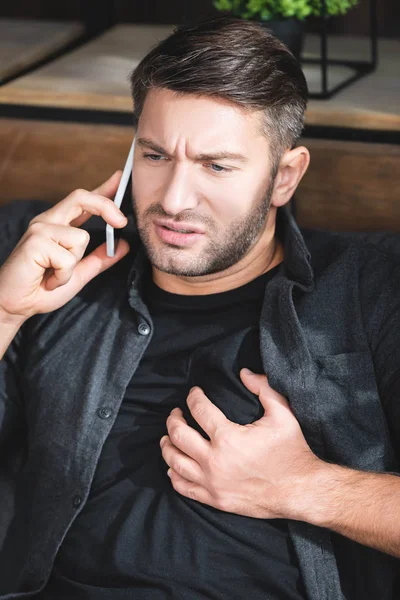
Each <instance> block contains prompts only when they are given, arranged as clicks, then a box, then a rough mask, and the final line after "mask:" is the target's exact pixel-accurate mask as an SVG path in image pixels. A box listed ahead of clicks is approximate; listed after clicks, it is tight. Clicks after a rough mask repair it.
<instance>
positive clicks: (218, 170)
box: [210, 163, 232, 173]
mask: <svg viewBox="0 0 400 600" xmlns="http://www.w3.org/2000/svg"><path fill="white" fill-rule="evenodd" d="M210 165H211V167H217V170H215V169H211V170H212V171H214V173H230V172H231V171H232V169H228V168H227V167H221V165H216V164H215V163H210Z"/></svg>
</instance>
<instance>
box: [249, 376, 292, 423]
mask: <svg viewBox="0 0 400 600" xmlns="http://www.w3.org/2000/svg"><path fill="white" fill-rule="evenodd" d="M240 377H241V380H242V381H243V383H244V385H245V386H246V387H247V389H248V390H250V392H252V393H253V394H256V396H258V398H259V400H260V402H261V404H262V405H263V407H264V409H265V410H266V411H268V413H271V410H276V409H279V410H280V409H281V407H284V409H285V410H287V409H288V410H290V406H289V403H288V401H287V400H286V398H285V397H284V396H282V394H279V393H278V392H276V391H275V390H273V389H272V388H271V386H270V385H269V383H268V379H267V377H266V375H258V374H256V373H253V372H252V371H250V370H249V369H241V371H240Z"/></svg>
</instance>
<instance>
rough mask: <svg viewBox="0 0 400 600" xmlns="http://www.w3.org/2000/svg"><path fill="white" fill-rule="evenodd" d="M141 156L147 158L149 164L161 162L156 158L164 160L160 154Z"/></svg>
mask: <svg viewBox="0 0 400 600" xmlns="http://www.w3.org/2000/svg"><path fill="white" fill-rule="evenodd" d="M143 156H144V158H148V159H149V160H150V162H161V161H159V160H157V158H165V157H164V156H161V154H143ZM154 159H155V160H154Z"/></svg>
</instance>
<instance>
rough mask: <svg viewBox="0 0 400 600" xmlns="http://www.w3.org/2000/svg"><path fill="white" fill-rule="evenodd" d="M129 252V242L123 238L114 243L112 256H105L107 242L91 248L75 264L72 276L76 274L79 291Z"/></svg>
mask: <svg viewBox="0 0 400 600" xmlns="http://www.w3.org/2000/svg"><path fill="white" fill-rule="evenodd" d="M128 252H129V244H128V242H127V241H126V240H124V239H122V238H121V239H119V240H118V244H116V248H115V253H114V256H107V244H106V243H104V244H101V246H98V248H96V250H93V252H91V253H90V254H88V256H85V258H83V259H82V260H81V261H80V262H79V263H78V264H77V266H76V268H75V271H74V276H76V281H77V285H78V286H79V289H78V290H77V291H76V293H78V291H80V290H81V289H82V288H83V287H84V286H85V285H86V284H87V283H89V281H90V280H91V279H93V278H94V277H96V276H97V275H100V273H102V272H103V271H106V270H107V269H109V268H110V267H112V266H113V265H114V264H115V263H117V262H118V261H119V260H121V258H123V257H124V256H126V254H128Z"/></svg>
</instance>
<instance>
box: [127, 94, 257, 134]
mask: <svg viewBox="0 0 400 600" xmlns="http://www.w3.org/2000/svg"><path fill="white" fill-rule="evenodd" d="M139 127H140V130H141V134H142V135H144V131H146V137H147V135H150V133H151V134H152V135H164V136H165V137H169V138H170V137H171V136H172V137H180V136H184V137H186V138H187V139H192V140H197V141H199V142H201V141H202V140H204V141H207V143H208V144H210V143H212V144H214V145H215V143H216V142H219V144H221V141H225V140H233V139H234V140H236V141H237V142H238V143H239V144H242V145H247V144H249V143H251V142H252V143H254V140H255V139H258V138H260V139H262V138H264V142H265V137H264V136H263V134H262V113H261V111H247V110H245V109H244V108H243V107H241V106H239V105H237V104H233V103H232V102H229V101H228V100H225V99H224V98H210V97H208V96H199V95H195V94H188V93H184V94H182V93H177V92H174V91H172V90H168V89H164V88H156V89H151V90H149V92H148V94H147V96H146V99H145V102H144V106H143V111H142V114H141V116H140V119H139ZM144 128H145V129H144ZM150 130H151V131H150Z"/></svg>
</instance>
